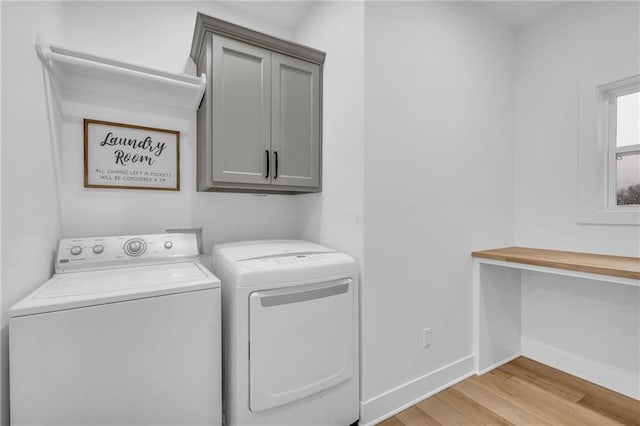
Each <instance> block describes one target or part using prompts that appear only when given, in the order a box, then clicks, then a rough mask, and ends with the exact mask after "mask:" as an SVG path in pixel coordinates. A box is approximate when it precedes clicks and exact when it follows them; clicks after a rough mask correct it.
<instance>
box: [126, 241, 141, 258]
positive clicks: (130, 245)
mask: <svg viewBox="0 0 640 426" xmlns="http://www.w3.org/2000/svg"><path fill="white" fill-rule="evenodd" d="M146 249H147V244H146V243H145V242H144V241H143V240H141V239H139V238H132V239H130V240H129V241H127V242H126V243H125V245H124V251H125V253H127V254H128V255H129V256H140V255H141V254H142V253H144V251H145V250H146Z"/></svg>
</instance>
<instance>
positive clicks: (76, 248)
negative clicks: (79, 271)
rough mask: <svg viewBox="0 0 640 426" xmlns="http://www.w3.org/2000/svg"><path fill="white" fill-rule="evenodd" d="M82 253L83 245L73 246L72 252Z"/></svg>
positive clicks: (75, 254)
mask: <svg viewBox="0 0 640 426" xmlns="http://www.w3.org/2000/svg"><path fill="white" fill-rule="evenodd" d="M80 253H82V247H80V246H73V247H71V254H72V255H74V256H77V255H79V254H80Z"/></svg>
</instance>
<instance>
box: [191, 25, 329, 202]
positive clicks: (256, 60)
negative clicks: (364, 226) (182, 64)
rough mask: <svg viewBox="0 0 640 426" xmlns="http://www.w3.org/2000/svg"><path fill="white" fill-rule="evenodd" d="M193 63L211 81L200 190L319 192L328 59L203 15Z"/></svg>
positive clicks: (201, 126) (203, 121) (201, 118)
mask: <svg viewBox="0 0 640 426" xmlns="http://www.w3.org/2000/svg"><path fill="white" fill-rule="evenodd" d="M191 57H192V58H193V59H194V61H195V63H196V64H197V67H198V73H205V74H206V76H207V89H206V92H205V95H204V97H203V100H202V103H201V105H200V108H199V109H198V125H197V138H198V153H197V155H198V163H197V164H198V190H199V191H233V192H276V193H299V192H318V191H320V190H321V184H322V179H321V173H322V164H321V163H322V146H321V145H322V64H323V63H324V57H325V54H324V53H323V52H320V51H318V50H315V49H311V48H308V47H305V46H301V45H298V44H295V43H291V42H288V41H285V40H281V39H278V38H275V37H271V36H268V35H265V34H262V33H258V32H256V31H253V30H249V29H247V28H244V27H240V26H237V25H235V24H231V23H228V22H225V21H221V20H219V19H216V18H212V17H210V16H207V15H203V14H201V13H199V14H198V17H197V20H196V28H195V31H194V38H193V44H192V47H191Z"/></svg>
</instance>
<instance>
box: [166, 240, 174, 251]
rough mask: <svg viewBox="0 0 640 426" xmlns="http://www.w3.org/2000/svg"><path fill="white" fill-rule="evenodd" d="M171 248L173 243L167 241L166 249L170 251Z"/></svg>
mask: <svg viewBox="0 0 640 426" xmlns="http://www.w3.org/2000/svg"><path fill="white" fill-rule="evenodd" d="M171 247H173V241H165V242H164V248H166V249H167V250H169V249H170V248H171Z"/></svg>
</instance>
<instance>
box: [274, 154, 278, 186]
mask: <svg viewBox="0 0 640 426" xmlns="http://www.w3.org/2000/svg"><path fill="white" fill-rule="evenodd" d="M273 156H274V157H275V160H276V171H275V173H274V174H273V179H274V180H275V179H278V151H273Z"/></svg>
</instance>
